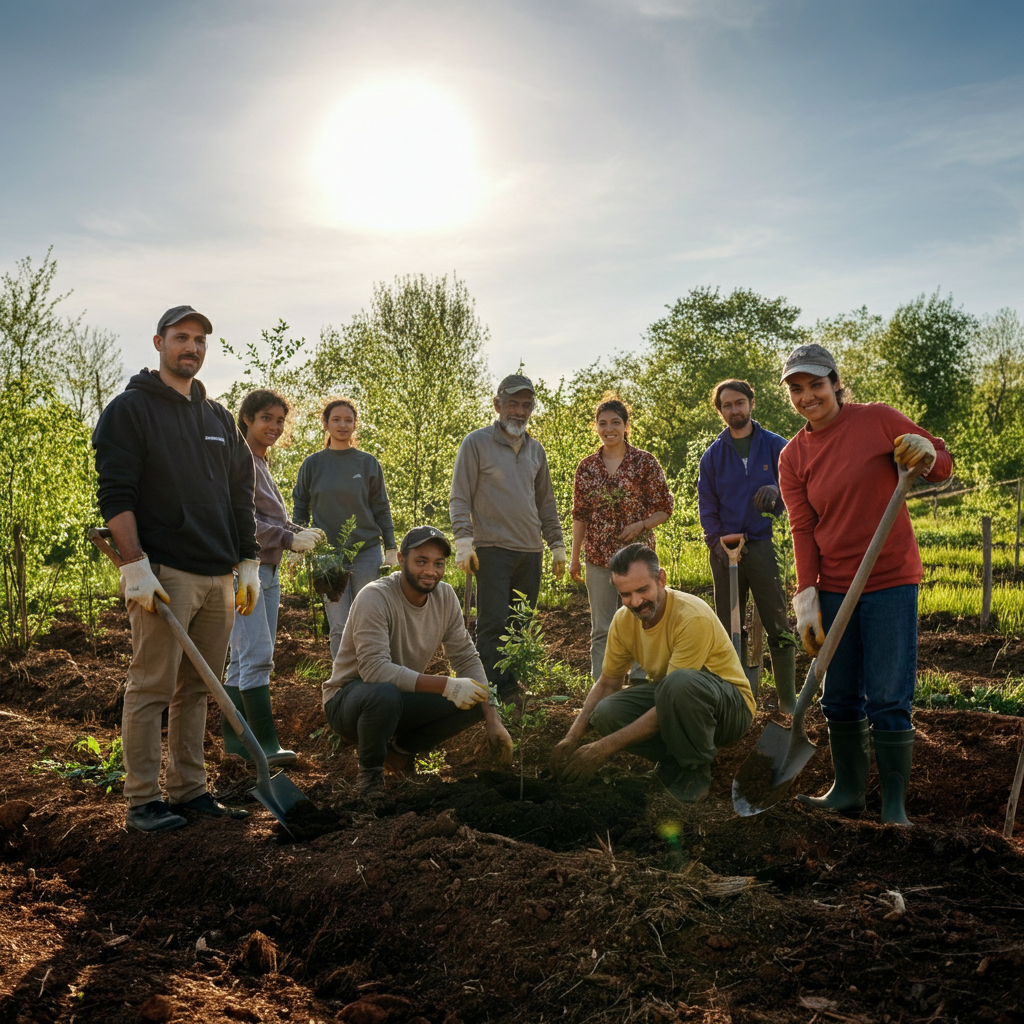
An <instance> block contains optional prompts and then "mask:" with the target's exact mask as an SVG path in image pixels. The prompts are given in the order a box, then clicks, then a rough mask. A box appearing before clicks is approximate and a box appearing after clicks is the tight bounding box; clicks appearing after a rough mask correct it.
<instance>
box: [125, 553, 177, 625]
mask: <svg viewBox="0 0 1024 1024" xmlns="http://www.w3.org/2000/svg"><path fill="white" fill-rule="evenodd" d="M121 579H122V580H124V600H125V603H126V604H127V602H129V601H135V602H136V603H137V604H139V605H140V606H141V607H143V608H145V609H146V611H147V612H155V611H156V599H157V598H158V597H159V598H160V600H161V601H163V603H164V604H170V603H171V599H170V598H169V597H168V596H167V591H166V590H164V588H163V587H161V586H160V581H159V580H158V579H157V578H156V576H155V575H154V574H153V569H152V567H151V566H150V564H149V555H143V556H142V557H141V558H138V559H136V560H135V561H134V562H125V563H124V564H123V565H122V566H121Z"/></svg>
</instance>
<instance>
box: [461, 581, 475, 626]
mask: <svg viewBox="0 0 1024 1024" xmlns="http://www.w3.org/2000/svg"><path fill="white" fill-rule="evenodd" d="M462 596H463V601H462V621H463V622H464V623H465V626H466V632H467V633H469V636H470V638H471V639H472V637H473V631H472V630H471V629H470V628H469V618H470V616H469V608H470V605H472V603H473V570H472V569H466V590H465V592H464V593H463V595H462Z"/></svg>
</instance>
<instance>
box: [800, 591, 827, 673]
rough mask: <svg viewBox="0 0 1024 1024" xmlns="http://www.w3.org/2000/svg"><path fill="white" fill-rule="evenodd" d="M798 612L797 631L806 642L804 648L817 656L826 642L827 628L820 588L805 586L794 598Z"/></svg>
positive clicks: (814, 656)
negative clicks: (820, 601) (822, 622)
mask: <svg viewBox="0 0 1024 1024" xmlns="http://www.w3.org/2000/svg"><path fill="white" fill-rule="evenodd" d="M793 611H795V612H796V631H797V633H798V634H799V636H800V639H801V640H803V642H804V650H805V651H806V652H807V653H808V654H809V655H810V656H811V657H812V658H816V657H817V656H818V652H819V651H820V650H821V645H822V644H823V643H824V642H825V630H824V627H823V626H822V624H821V604H820V603H819V602H818V588H817V587H805V588H804V589H803V590H801V591H800V593H799V594H797V595H796V597H794V598H793Z"/></svg>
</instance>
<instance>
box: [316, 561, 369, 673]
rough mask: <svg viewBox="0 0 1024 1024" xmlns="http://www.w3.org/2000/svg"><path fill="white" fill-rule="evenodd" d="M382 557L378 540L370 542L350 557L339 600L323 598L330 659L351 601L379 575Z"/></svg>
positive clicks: (346, 619)
mask: <svg viewBox="0 0 1024 1024" xmlns="http://www.w3.org/2000/svg"><path fill="white" fill-rule="evenodd" d="M383 562H384V558H383V557H382V555H381V553H380V542H379V541H378V542H377V543H371V544H369V546H367V547H365V548H363V550H362V551H360V552H359V554H358V555H356V557H355V558H353V559H352V575H351V576H350V577H349V581H348V586H347V587H346V588H345V593H344V594H342V595H341V599H340V600H339V601H328V600H327V598H326V597H325V598H324V613H325V614H326V616H327V624H328V626H329V627H330V631H331V660H332V661H333V660H334V659H335V658H336V657H337V655H338V648H339V647H340V646H341V634H342V633H344V632H345V623H346V622H348V613H349V609H350V608H351V607H352V601H353V599H354V598H355V596H356V594H358V593H359V591H360V590H362V589H363V587H365V586H366V584H367V583H372V582H373V581H374V580H375V579H377V577H378V576H380V567H381V565H382V564H383Z"/></svg>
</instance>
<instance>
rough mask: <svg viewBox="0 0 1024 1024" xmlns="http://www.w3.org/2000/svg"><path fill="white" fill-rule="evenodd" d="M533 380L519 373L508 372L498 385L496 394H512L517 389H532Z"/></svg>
mask: <svg viewBox="0 0 1024 1024" xmlns="http://www.w3.org/2000/svg"><path fill="white" fill-rule="evenodd" d="M533 390H534V387H533V381H532V380H530V378H529V377H524V376H523V375H522V374H521V373H510V374H509V375H508V376H507V377H506V378H505V379H504V380H503V381H502V382H501V383H500V384H499V385H498V394H499V395H500V394H503V393H504V394H506V395H514V394H515V393H516V392H517V391H533Z"/></svg>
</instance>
